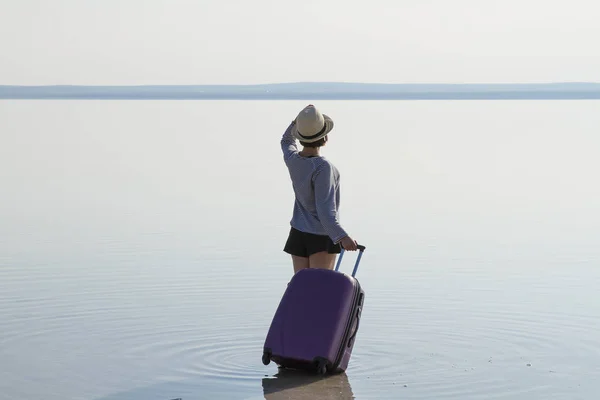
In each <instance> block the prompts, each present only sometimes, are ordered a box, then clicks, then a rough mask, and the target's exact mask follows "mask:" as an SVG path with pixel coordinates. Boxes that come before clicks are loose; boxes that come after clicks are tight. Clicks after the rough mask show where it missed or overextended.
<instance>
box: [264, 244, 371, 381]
mask: <svg viewBox="0 0 600 400" xmlns="http://www.w3.org/2000/svg"><path fill="white" fill-rule="evenodd" d="M364 250H365V247H364V246H362V245H361V246H359V253H358V257H357V259H356V264H355V265H354V270H353V271H352V275H348V274H346V273H343V272H340V271H339V267H340V263H341V261H342V257H343V255H344V250H343V249H342V252H341V253H340V255H339V257H338V261H337V264H336V267H335V270H333V271H332V270H326V269H314V268H311V269H303V270H300V271H298V272H297V273H296V274H294V276H293V277H292V279H291V280H290V282H289V284H288V286H287V288H286V290H285V293H284V295H283V297H282V299H281V302H280V303H279V307H278V308H277V310H276V312H275V315H274V316H273V320H272V322H271V326H270V328H269V331H268V333H267V338H266V340H265V343H264V348H263V357H262V361H263V364H265V365H268V364H269V363H270V362H271V361H274V362H275V363H276V364H278V365H279V366H280V367H284V368H294V369H303V370H311V371H316V372H317V373H319V374H323V375H324V374H326V373H338V372H343V371H345V370H346V369H347V367H348V363H349V361H350V356H351V355H352V349H353V348H354V342H355V339H356V333H357V331H358V327H359V322H360V315H361V312H362V306H363V301H364V297H365V292H364V290H363V289H362V288H361V286H360V283H359V281H358V280H357V279H356V277H355V275H356V271H357V269H358V264H359V263H360V259H361V257H362V255H363V252H364Z"/></svg>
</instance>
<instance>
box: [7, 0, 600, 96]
mask: <svg viewBox="0 0 600 400" xmlns="http://www.w3.org/2000/svg"><path fill="white" fill-rule="evenodd" d="M290 81H292V82H297V81H346V82H348V81H354V82H358V81H360V82H387V83H483V82H489V83H496V82H515V83H520V82H555V81H570V82H572V81H594V82H600V2H598V0H564V1H559V0H497V1H496V0H369V1H356V0H320V1H318V0H303V1H288V0H52V1H50V0H0V84H12V85H48V84H75V85H141V84H161V85H162V84H253V83H274V82H290Z"/></svg>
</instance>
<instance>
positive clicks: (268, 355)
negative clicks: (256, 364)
mask: <svg viewBox="0 0 600 400" xmlns="http://www.w3.org/2000/svg"><path fill="white" fill-rule="evenodd" d="M262 362H263V364H265V365H269V364H270V363H271V353H269V352H268V351H264V352H263V355H262Z"/></svg>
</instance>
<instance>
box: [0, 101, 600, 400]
mask: <svg viewBox="0 0 600 400" xmlns="http://www.w3.org/2000/svg"><path fill="white" fill-rule="evenodd" d="M304 105H305V104H304V103H302V102H294V101H281V102H270V101H263V102H261V101H257V102H250V101H248V102H244V101H237V102H236V101H221V102H219V101H215V102H203V101H138V102H136V101H129V102H128V101H4V102H0V121H1V122H0V124H1V125H0V137H1V139H2V146H1V147H0V187H1V188H2V189H1V190H2V196H1V201H0V221H1V223H0V399H17V398H19V399H38V398H43V399H45V400H52V399H57V400H58V399H60V400H64V399H93V400H125V399H128V400H142V399H144V400H147V399H152V400H153V399H156V400H169V399H175V398H182V399H183V400H190V399H209V398H227V399H248V400H249V399H313V398H324V399H328V398H331V399H353V398H355V399H374V398H376V399H398V398H405V399H409V398H410V399H413V398H414V399H433V398H435V399H522V398H526V399H591V398H596V397H597V396H598V393H599V392H600V390H599V389H598V388H599V384H598V378H600V295H599V294H598V289H597V288H598V287H599V285H600V272H599V271H598V269H597V266H598V264H599V261H600V234H599V233H598V232H600V207H599V206H600V186H599V185H598V184H596V183H595V182H596V181H597V171H599V170H600V159H599V158H598V157H597V149H598V148H599V145H600V138H599V137H598V135H597V132H598V128H599V127H600V112H599V111H600V107H599V106H600V102H597V101H586V102H583V101H582V102H578V101H549V102H543V101H539V102H536V101H506V102H501V101H500V102H494V101H488V102H477V101H464V102H453V101H448V102H444V101H432V102H428V101H424V102H401V101H398V102H378V101H371V102H352V101H349V102H343V101H340V102H322V103H319V104H317V105H318V106H319V107H321V108H322V109H323V110H324V111H325V112H326V113H328V114H329V115H331V116H332V117H333V118H334V120H335V122H336V128H335V130H334V132H333V133H332V135H331V141H330V143H329V144H328V146H327V147H326V148H325V149H324V152H323V153H324V155H325V156H326V157H328V158H330V159H331V160H332V161H333V162H334V163H335V164H336V165H337V166H338V168H339V169H340V170H341V173H342V215H341V218H342V222H343V224H344V226H345V227H347V229H348V230H349V231H350V232H351V233H352V234H353V235H354V236H355V237H356V239H357V240H358V241H359V242H361V243H364V244H365V245H366V246H367V251H366V252H365V256H364V257H363V259H362V262H361V266H360V269H359V272H358V278H359V279H360V281H361V284H362V285H363V286H364V288H365V291H366V300H365V308H364V311H363V314H362V321H361V325H360V331H359V333H358V336H357V340H356V346H355V350H354V354H353V357H352V360H351V362H350V366H349V369H348V371H347V373H346V374H342V375H340V376H335V377H330V378H327V379H318V378H315V377H313V376H310V375H305V374H290V373H285V372H278V371H277V369H276V367H274V366H273V365H272V364H271V365H269V366H264V365H262V363H261V354H262V344H263V341H264V337H265V334H266V330H267V329H268V325H269V323H270V321H271V318H272V315H273V313H274V311H275V308H276V307H277V303H278V301H279V299H280V298H281V295H282V293H283V290H284V288H285V285H286V284H287V282H288V280H289V279H290V277H291V273H292V268H291V263H290V260H289V258H288V256H287V255H286V254H285V253H283V252H282V251H281V248H282V247H283V243H284V241H285V236H286V234H287V232H288V229H289V225H288V221H289V218H290V215H291V207H292V201H293V198H292V192H291V186H290V183H289V179H288V176H287V172H286V171H285V169H284V165H283V163H282V161H281V156H280V152H279V139H280V137H281V134H282V132H283V130H284V129H285V127H286V126H287V124H288V123H289V121H290V120H291V119H292V118H293V117H294V116H295V114H296V113H297V112H298V110H299V109H301V108H302V107H303V106H304ZM353 256H354V255H351V254H349V255H346V256H345V257H344V262H343V266H342V268H343V269H345V270H346V271H349V270H351V268H352V264H353V259H354V258H353Z"/></svg>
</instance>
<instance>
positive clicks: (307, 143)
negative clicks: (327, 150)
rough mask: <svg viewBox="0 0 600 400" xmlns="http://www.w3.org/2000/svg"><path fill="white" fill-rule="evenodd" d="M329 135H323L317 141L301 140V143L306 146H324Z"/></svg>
mask: <svg viewBox="0 0 600 400" xmlns="http://www.w3.org/2000/svg"><path fill="white" fill-rule="evenodd" d="M326 137H327V135H325V136H323V137H322V138H321V139H319V140H317V141H315V142H310V143H309V142H303V141H302V140H301V141H300V144H301V145H302V146H304V147H322V146H324V145H325V141H326V140H327V139H325V138H326Z"/></svg>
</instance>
